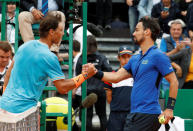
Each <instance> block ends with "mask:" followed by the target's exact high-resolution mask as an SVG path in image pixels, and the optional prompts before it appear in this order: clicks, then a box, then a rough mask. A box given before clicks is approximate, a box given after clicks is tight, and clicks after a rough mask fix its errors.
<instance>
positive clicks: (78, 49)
mask: <svg viewBox="0 0 193 131" xmlns="http://www.w3.org/2000/svg"><path fill="white" fill-rule="evenodd" d="M73 50H74V51H76V52H78V51H80V42H78V41H77V40H73Z"/></svg>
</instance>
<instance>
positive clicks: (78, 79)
mask: <svg viewBox="0 0 193 131" xmlns="http://www.w3.org/2000/svg"><path fill="white" fill-rule="evenodd" d="M72 80H73V81H74V83H75V85H76V88H78V87H79V86H80V85H81V84H82V83H83V82H84V81H85V79H84V76H83V75H82V74H80V75H78V76H76V77H74V78H72Z"/></svg>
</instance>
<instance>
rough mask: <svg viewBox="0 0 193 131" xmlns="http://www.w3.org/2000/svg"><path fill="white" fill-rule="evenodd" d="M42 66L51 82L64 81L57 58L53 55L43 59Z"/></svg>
mask: <svg viewBox="0 0 193 131" xmlns="http://www.w3.org/2000/svg"><path fill="white" fill-rule="evenodd" d="M42 62H43V64H42V65H44V67H42V68H44V69H45V71H46V74H47V75H48V77H50V79H51V80H52V81H55V80H60V79H65V76H64V73H63V72H62V69H61V67H60V64H59V61H58V58H57V56H56V55H55V54H52V55H48V56H46V57H44V58H43V61H42Z"/></svg>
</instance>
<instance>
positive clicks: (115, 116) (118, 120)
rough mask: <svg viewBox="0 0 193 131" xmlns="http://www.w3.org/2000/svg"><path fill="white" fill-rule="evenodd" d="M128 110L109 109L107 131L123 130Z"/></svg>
mask: <svg viewBox="0 0 193 131" xmlns="http://www.w3.org/2000/svg"><path fill="white" fill-rule="evenodd" d="M128 112H129V111H111V112H110V115H109V120H108V123H107V131H123V128H124V125H125V120H126V117H127V114H129V113H128Z"/></svg>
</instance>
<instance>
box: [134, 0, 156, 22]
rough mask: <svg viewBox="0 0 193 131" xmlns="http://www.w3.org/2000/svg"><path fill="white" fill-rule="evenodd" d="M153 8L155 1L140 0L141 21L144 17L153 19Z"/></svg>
mask: <svg viewBox="0 0 193 131" xmlns="http://www.w3.org/2000/svg"><path fill="white" fill-rule="evenodd" d="M152 8H153V0H140V2H139V4H138V7H137V9H138V11H139V20H140V19H141V18H142V17H151V10H152Z"/></svg>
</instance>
